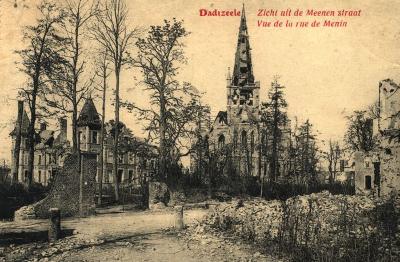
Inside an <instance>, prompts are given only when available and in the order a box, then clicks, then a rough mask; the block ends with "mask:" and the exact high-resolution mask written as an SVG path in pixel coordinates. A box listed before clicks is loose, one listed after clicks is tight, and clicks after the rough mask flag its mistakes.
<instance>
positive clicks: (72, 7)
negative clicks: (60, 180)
mask: <svg viewBox="0 0 400 262" xmlns="http://www.w3.org/2000/svg"><path fill="white" fill-rule="evenodd" d="M61 8H64V10H65V12H66V22H65V24H64V26H63V33H64V35H65V37H66V38H67V39H68V40H69V41H68V42H67V43H66V45H65V50H64V63H63V64H61V65H60V66H59V67H58V68H57V69H58V70H56V71H55V72H52V77H51V80H52V85H51V86H50V87H49V88H48V89H47V90H46V92H44V98H45V100H46V101H47V104H48V105H49V106H50V107H51V108H53V110H55V112H56V113H57V114H58V115H59V114H71V119H72V149H73V151H74V152H76V151H78V149H79V146H78V141H79V139H78V131H77V129H78V126H77V120H78V107H79V105H80V104H81V103H82V102H83V99H84V98H85V96H86V95H87V93H88V92H89V91H90V89H91V86H92V82H93V77H88V76H87V75H86V76H85V75H84V74H85V69H86V64H87V62H86V60H87V57H88V53H89V51H88V49H87V48H86V49H85V48H84V46H83V42H84V40H85V39H84V37H85V33H86V28H87V27H86V26H87V24H88V22H89V21H90V19H92V18H93V17H94V16H95V15H96V14H97V12H98V4H97V2H96V0H94V1H91V0H66V1H65V3H64V5H63V6H61ZM85 78H86V79H85Z"/></svg>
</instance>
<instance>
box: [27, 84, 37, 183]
mask: <svg viewBox="0 0 400 262" xmlns="http://www.w3.org/2000/svg"><path fill="white" fill-rule="evenodd" d="M34 82H36V83H34V88H33V90H32V97H31V105H30V108H31V121H30V124H29V131H28V145H29V158H28V179H27V181H26V187H27V188H28V189H29V188H30V187H31V185H32V182H33V170H34V169H33V165H34V161H35V123H36V95H37V91H36V90H37V85H38V83H37V82H38V81H34ZM35 85H36V87H35Z"/></svg>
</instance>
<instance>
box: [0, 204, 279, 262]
mask: <svg viewBox="0 0 400 262" xmlns="http://www.w3.org/2000/svg"><path fill="white" fill-rule="evenodd" d="M206 213H207V210H204V209H195V210H187V211H185V216H184V220H185V223H186V224H187V225H189V226H190V227H189V229H188V230H184V231H182V232H176V231H174V230H173V225H174V213H173V212H171V211H158V212H150V211H144V212H125V213H116V214H103V215H98V216H95V217H89V218H84V219H68V220H65V221H63V223H62V225H63V227H64V228H68V229H72V230H73V231H74V234H73V235H71V236H68V237H66V238H64V239H62V240H60V241H58V242H57V243H55V244H52V245H49V244H47V243H45V242H41V243H29V244H23V245H19V246H18V245H17V246H12V247H6V248H3V249H2V250H1V249H0V252H2V253H3V254H2V255H1V256H2V257H1V256H0V261H278V260H277V259H276V258H274V259H273V258H271V257H267V256H263V255H262V254H261V253H260V252H257V251H255V250H254V247H251V246H249V245H247V244H243V243H239V242H237V241H235V240H229V239H223V238H221V237H215V236H213V235H210V234H206V233H204V232H201V233H200V234H199V233H196V232H195V226H194V225H195V224H196V223H197V221H198V220H200V219H202V218H203V217H204V215H205V214H206ZM25 223H28V222H25ZM46 223H47V221H36V222H35V225H36V227H45V226H46ZM12 226H14V227H18V224H16V223H12V224H9V227H8V228H12ZM19 226H21V225H19ZM25 226H26V225H25ZM32 227H34V226H31V228H32ZM5 228H6V227H5V226H4V224H2V225H1V226H0V230H5ZM0 254H1V253H0Z"/></svg>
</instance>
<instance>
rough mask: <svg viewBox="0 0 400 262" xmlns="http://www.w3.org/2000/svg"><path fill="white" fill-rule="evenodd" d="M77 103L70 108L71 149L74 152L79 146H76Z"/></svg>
mask: <svg viewBox="0 0 400 262" xmlns="http://www.w3.org/2000/svg"><path fill="white" fill-rule="evenodd" d="M77 120H78V105H74V106H73V110H72V151H73V152H74V153H76V152H77V151H78V150H79V149H80V146H78V123H77Z"/></svg>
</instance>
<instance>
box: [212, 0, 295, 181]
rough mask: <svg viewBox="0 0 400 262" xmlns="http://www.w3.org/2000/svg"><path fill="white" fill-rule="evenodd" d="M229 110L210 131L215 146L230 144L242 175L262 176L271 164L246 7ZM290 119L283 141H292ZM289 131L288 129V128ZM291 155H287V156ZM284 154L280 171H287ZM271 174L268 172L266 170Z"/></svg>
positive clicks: (230, 78) (229, 85)
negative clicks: (264, 148)
mask: <svg viewBox="0 0 400 262" xmlns="http://www.w3.org/2000/svg"><path fill="white" fill-rule="evenodd" d="M226 92H227V100H226V101H227V110H226V111H220V112H219V113H218V115H217V116H216V118H215V120H214V122H213V124H212V127H211V130H210V132H209V134H208V136H209V144H210V146H211V148H214V149H218V148H222V147H224V146H225V145H228V144H229V145H230V146H231V147H230V149H231V151H232V152H231V153H232V157H233V163H234V165H235V169H236V170H237V172H238V173H240V174H241V175H244V174H247V175H251V176H260V175H261V174H264V171H265V168H267V165H268V164H266V163H265V161H262V157H261V146H260V144H261V143H262V142H261V141H263V139H262V133H263V127H262V125H261V123H260V82H258V81H256V80H255V77H254V74H253V63H252V57H251V48H250V41H249V32H248V28H247V23H246V15H245V11H244V8H243V10H242V15H241V18H240V26H239V33H238V40H237V47H236V54H235V62H234V67H233V73H232V75H230V73H229V75H228V78H227V86H226ZM288 126H290V122H289V123H288V124H287V126H285V127H283V130H284V132H283V140H284V141H286V142H289V140H290V138H289V137H288V135H289V133H290V132H286V131H288V130H289V128H288ZM285 130H286V131H285ZM286 156H287V155H286ZM284 157H285V154H283V153H282V154H281V156H280V158H281V160H282V161H281V165H280V168H279V169H280V173H284V172H285V170H284V169H285V168H287V167H285V163H288V162H287V161H283V158H284ZM265 174H267V172H265Z"/></svg>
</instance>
